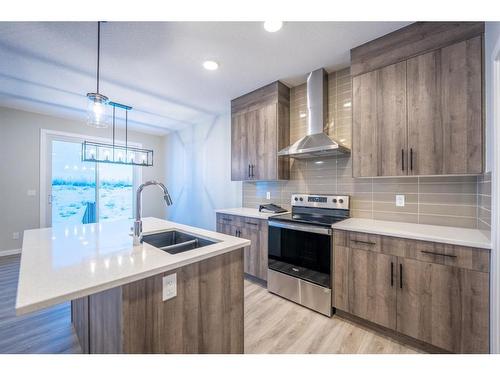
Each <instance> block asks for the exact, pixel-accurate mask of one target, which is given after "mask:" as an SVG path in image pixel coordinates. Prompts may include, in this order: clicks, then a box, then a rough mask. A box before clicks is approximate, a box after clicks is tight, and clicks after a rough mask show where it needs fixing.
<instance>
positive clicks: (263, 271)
mask: <svg viewBox="0 0 500 375" xmlns="http://www.w3.org/2000/svg"><path fill="white" fill-rule="evenodd" d="M217 232H220V233H224V234H228V235H230V236H236V237H241V238H245V239H247V240H250V241H251V244H250V246H247V247H245V248H244V271H245V273H246V274H248V275H251V276H254V277H257V278H259V279H261V280H264V281H266V280H267V236H268V226H267V220H261V219H255V218H247V217H244V216H235V215H226V214H220V213H218V214H217Z"/></svg>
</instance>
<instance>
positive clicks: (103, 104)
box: [87, 22, 109, 128]
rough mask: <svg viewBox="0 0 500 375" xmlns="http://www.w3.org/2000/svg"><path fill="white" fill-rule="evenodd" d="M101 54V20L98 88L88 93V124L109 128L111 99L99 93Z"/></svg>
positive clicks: (98, 24) (99, 26) (99, 23)
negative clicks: (108, 110)
mask: <svg viewBox="0 0 500 375" xmlns="http://www.w3.org/2000/svg"><path fill="white" fill-rule="evenodd" d="M100 54H101V22H97V77H96V78H97V90H96V92H89V93H87V125H89V126H92V127H94V128H107V127H108V121H109V118H108V115H107V113H106V110H107V104H108V102H109V99H108V97H107V96H105V95H102V94H100V93H99V73H100V72H99V68H100V66H99V63H100Z"/></svg>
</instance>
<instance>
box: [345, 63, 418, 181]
mask: <svg viewBox="0 0 500 375" xmlns="http://www.w3.org/2000/svg"><path fill="white" fill-rule="evenodd" d="M406 129H407V127H406V62H401V63H398V64H393V65H389V66H387V67H385V68H382V69H378V70H375V71H373V72H368V73H365V74H362V75H360V76H356V77H354V78H353V150H352V153H353V175H354V177H374V176H404V175H407V173H408V172H407V165H406V164H407V163H405V160H406V142H407V133H406Z"/></svg>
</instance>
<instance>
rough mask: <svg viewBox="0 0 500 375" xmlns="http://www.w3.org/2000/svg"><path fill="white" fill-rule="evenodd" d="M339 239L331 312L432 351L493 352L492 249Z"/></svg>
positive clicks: (390, 239)
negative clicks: (365, 322) (491, 321)
mask: <svg viewBox="0 0 500 375" xmlns="http://www.w3.org/2000/svg"><path fill="white" fill-rule="evenodd" d="M334 236H338V237H339V240H337V239H335V240H334V243H335V246H334V285H333V290H334V298H333V306H334V307H336V308H337V309H339V310H341V311H344V312H346V313H349V314H352V315H354V316H356V317H359V318H361V319H364V320H366V321H368V322H371V323H375V324H376V325H378V326H381V327H384V328H388V329H390V330H393V331H394V332H395V333H397V334H398V335H405V336H407V337H411V338H413V339H416V340H418V341H419V342H422V343H426V344H429V345H430V346H431V347H434V348H440V349H443V350H445V351H449V352H454V353H488V352H489V252H488V250H484V249H473V248H466V247H462V246H453V245H445V244H437V243H433V242H426V241H413V240H407V239H401V238H394V237H386V236H376V235H372V237H371V238H370V244H372V243H373V245H371V246H372V247H371V249H369V248H366V249H365V248H363V249H360V248H359V246H358V243H368V241H366V239H364V241H365V242H361V241H362V240H363V238H362V237H363V236H362V235H361V234H356V233H345V232H339V231H335V233H334ZM360 238H361V239H360Z"/></svg>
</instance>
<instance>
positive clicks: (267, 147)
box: [250, 103, 278, 180]
mask: <svg viewBox="0 0 500 375" xmlns="http://www.w3.org/2000/svg"><path fill="white" fill-rule="evenodd" d="M255 121H256V123H255V133H254V134H253V138H254V140H255V145H254V146H255V147H254V150H253V155H254V156H253V157H252V158H251V160H250V162H251V164H252V166H253V167H252V168H253V178H254V179H255V180H273V179H276V176H277V168H278V154H277V151H276V150H277V147H278V146H277V138H278V134H277V131H278V127H277V126H276V123H277V104H276V103H275V104H269V105H266V106H265V107H262V108H260V109H258V110H257V111H256V114H255Z"/></svg>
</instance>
